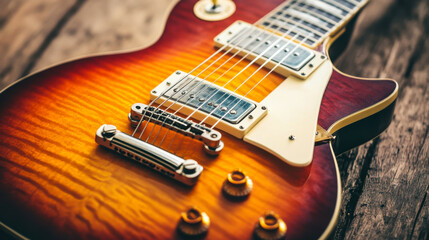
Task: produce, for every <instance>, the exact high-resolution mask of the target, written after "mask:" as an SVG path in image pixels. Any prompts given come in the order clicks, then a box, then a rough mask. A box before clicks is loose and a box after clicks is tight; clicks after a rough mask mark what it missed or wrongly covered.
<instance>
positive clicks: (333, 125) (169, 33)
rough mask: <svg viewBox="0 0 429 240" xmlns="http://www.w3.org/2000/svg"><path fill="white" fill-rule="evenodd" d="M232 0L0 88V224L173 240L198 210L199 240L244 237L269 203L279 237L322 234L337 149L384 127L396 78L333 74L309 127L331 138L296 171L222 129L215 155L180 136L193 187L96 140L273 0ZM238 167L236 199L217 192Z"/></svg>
mask: <svg viewBox="0 0 429 240" xmlns="http://www.w3.org/2000/svg"><path fill="white" fill-rule="evenodd" d="M235 2H236V5H237V12H236V13H235V14H234V15H233V16H232V17H231V18H229V19H227V20H224V21H221V22H213V23H212V22H203V21H201V20H199V19H197V18H196V17H195V16H194V15H193V13H192V7H193V4H194V2H193V1H181V2H180V3H178V5H177V6H176V8H175V9H174V10H173V12H172V14H171V16H170V18H169V20H168V22H167V25H166V29H165V32H164V34H163V36H162V37H161V38H160V40H159V41H158V42H157V43H155V44H154V45H153V46H151V47H149V48H147V49H144V50H141V51H136V52H132V53H125V54H117V55H107V56H98V57H91V58H86V59H81V60H76V61H73V62H69V63H65V64H62V65H59V66H56V67H53V68H51V69H48V70H45V71H42V72H40V73H37V74H34V75H32V76H29V77H27V78H26V79H23V80H22V81H20V82H18V83H16V84H15V85H13V86H11V87H9V88H8V89H7V90H5V91H3V92H2V93H1V94H0V102H1V103H2V104H1V106H0V136H1V138H0V182H1V184H0V193H1V197H0V221H1V222H3V223H5V224H7V225H8V226H10V227H11V228H13V229H15V230H16V231H18V232H20V233H21V234H23V235H24V236H27V237H30V238H32V239H58V238H61V239H82V238H99V239H111V238H115V239H116V238H118V239H119V238H120V239H171V238H178V237H180V236H179V235H178V234H177V233H176V224H177V222H178V220H179V217H180V212H182V211H185V210H186V209H187V208H188V207H189V206H194V205H196V206H198V207H199V208H201V209H202V210H204V211H205V212H207V214H208V215H209V216H210V219H211V227H210V230H209V233H208V235H207V238H208V239H243V238H251V237H252V231H253V228H254V224H255V223H256V221H257V220H258V217H259V216H261V215H262V214H263V213H264V212H266V211H268V210H273V211H275V212H276V213H278V214H279V215H280V216H281V217H282V218H283V219H284V220H285V222H286V224H287V227H288V231H287V235H286V236H287V238H288V239H315V238H319V237H321V236H322V237H326V236H327V234H328V233H329V232H330V230H332V228H333V226H334V224H335V220H336V218H337V216H338V211H339V204H340V195H341V194H340V191H341V184H340V180H339V179H340V176H339V173H338V167H337V164H336V160H335V156H334V155H335V154H334V152H335V153H336V154H339V153H340V152H342V151H345V150H347V149H349V148H351V147H354V146H356V145H357V144H361V143H362V142H364V141H367V140H369V139H371V138H373V137H375V136H376V135H378V134H379V133H380V132H381V131H382V130H383V129H384V128H386V127H387V125H388V124H389V122H390V119H391V116H392V111H393V106H394V100H395V98H396V94H397V84H396V83H395V82H394V81H391V80H365V79H360V78H355V77H351V76H347V75H345V74H343V73H341V72H339V71H338V70H336V69H334V72H333V74H332V76H331V80H330V82H329V84H328V87H327V89H326V91H325V95H324V98H323V101H322V105H321V108H320V112H319V121H318V123H319V124H320V125H321V126H322V127H324V128H325V129H330V130H331V132H332V133H336V134H334V135H336V137H337V139H336V140H335V141H334V142H333V144H331V143H329V144H322V145H318V146H316V147H315V149H314V158H313V162H312V164H311V165H309V166H307V167H304V168H295V167H291V166H288V165H287V164H285V163H283V162H282V161H280V160H279V159H277V158H276V157H274V156H272V155H270V154H268V153H266V152H265V151H263V150H260V149H258V148H256V147H254V146H252V145H250V144H247V143H245V142H243V141H241V140H239V139H236V138H234V137H232V136H230V135H228V134H224V136H223V141H224V143H225V149H224V150H223V152H222V153H221V154H220V155H219V156H218V157H216V158H213V157H208V156H207V155H205V154H204V153H203V152H202V151H201V146H200V145H198V144H192V142H189V143H184V144H185V145H184V146H186V148H187V153H188V156H189V157H190V158H193V159H197V160H198V162H199V163H200V164H201V165H203V166H204V172H203V174H202V176H201V177H200V179H199V180H198V184H197V185H196V186H194V187H192V188H190V187H187V186H184V185H182V184H180V183H177V182H175V181H173V180H171V179H167V178H165V177H164V176H162V175H161V174H159V173H156V172H154V171H152V170H151V169H149V168H147V167H144V166H141V165H139V164H137V163H134V162H130V161H129V160H127V159H126V158H125V157H122V156H120V155H118V154H115V153H113V152H110V151H109V150H106V149H104V148H102V147H100V146H98V145H97V144H95V142H94V133H95V131H96V129H98V127H99V126H100V125H101V124H104V123H111V124H115V125H116V126H117V127H118V128H119V129H121V130H122V131H124V132H128V133H132V131H133V129H132V128H131V126H130V125H129V122H128V119H127V115H128V112H129V108H130V106H131V105H132V104H133V103H136V102H145V103H146V102H149V92H150V91H151V90H152V89H153V88H155V87H156V86H157V84H158V83H159V82H161V81H163V80H164V79H165V78H167V77H168V76H169V75H170V74H172V73H173V72H174V71H176V70H182V71H186V72H188V71H190V70H192V68H193V67H195V66H197V65H198V64H199V63H200V62H202V61H203V60H204V59H205V58H207V57H208V56H210V54H211V53H213V52H214V50H213V37H214V36H215V35H216V34H218V33H219V32H221V31H222V30H223V29H224V28H225V27H226V26H228V25H230V24H231V23H232V22H234V21H235V20H238V19H242V20H246V21H247V22H254V21H256V20H257V19H259V18H260V17H262V16H263V15H264V14H265V13H267V12H268V11H270V10H271V9H273V8H274V7H275V6H277V5H278V4H279V3H280V2H281V1H279V0H275V1H260V2H255V3H252V4H248V3H247V1H244V0H237V1H235ZM324 51H325V50H324ZM252 68H253V69H254V70H256V69H257V66H252ZM263 74H264V72H262V73H260V74H257V75H256V77H261V76H263ZM232 76H233V75H232V74H231V75H230V77H232ZM283 79H284V78H282V77H281V76H273V77H272V78H271V79H270V81H268V82H267V83H266V89H265V91H266V92H265V93H261V92H259V93H254V96H253V97H254V98H255V99H258V98H259V94H260V95H261V96H262V95H264V94H265V95H266V94H268V93H269V91H270V90H271V89H273V88H275V86H276V85H278V84H279V83H280V82H281V81H283ZM362 129H365V131H363V130H362ZM362 131H363V132H362ZM358 133H359V134H358ZM361 133H364V134H361ZM351 135H352V136H351ZM358 136H359V137H358ZM333 150H334V152H333ZM236 168H242V169H243V170H245V171H246V172H247V174H248V175H249V176H250V177H251V178H252V180H253V182H254V190H253V192H252V193H251V195H250V197H249V198H247V199H246V200H244V201H231V200H228V199H227V198H225V197H224V196H223V195H222V193H221V187H222V183H223V180H224V179H225V178H226V175H227V173H228V172H230V171H231V170H233V169H236Z"/></svg>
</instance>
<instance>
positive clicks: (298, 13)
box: [257, 0, 368, 48]
mask: <svg viewBox="0 0 429 240" xmlns="http://www.w3.org/2000/svg"><path fill="white" fill-rule="evenodd" d="M367 2H368V0H289V1H286V2H285V3H283V4H281V5H280V6H279V7H277V8H276V9H274V10H273V11H271V12H270V13H269V14H267V15H266V16H265V17H264V18H262V19H261V20H260V21H258V23H257V24H258V25H260V26H263V27H265V28H268V29H270V30H272V31H274V32H277V33H279V34H282V35H284V34H285V33H286V34H285V35H286V36H288V37H291V38H293V37H294V38H295V39H296V40H297V41H304V42H305V44H306V45H307V46H309V47H311V48H315V47H317V46H318V45H319V44H320V43H321V42H322V41H323V40H324V39H325V38H326V37H328V36H330V35H331V34H333V33H335V32H336V31H337V30H338V29H340V28H341V27H343V26H344V24H345V23H347V22H348V21H349V20H350V19H351V18H352V17H353V16H354V15H355V14H356V13H357V12H358V11H359V9H361V8H362V7H363V6H364V5H365V4H366V3H367Z"/></svg>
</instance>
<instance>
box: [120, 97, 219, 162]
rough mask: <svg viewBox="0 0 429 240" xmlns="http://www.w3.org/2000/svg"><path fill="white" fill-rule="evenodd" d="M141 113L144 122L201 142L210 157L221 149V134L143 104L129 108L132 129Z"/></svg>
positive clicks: (136, 104)
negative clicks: (146, 121) (147, 121)
mask: <svg viewBox="0 0 429 240" xmlns="http://www.w3.org/2000/svg"><path fill="white" fill-rule="evenodd" d="M143 113H144V115H145V117H144V120H148V119H149V118H150V121H151V122H153V123H156V124H161V126H165V127H169V128H171V129H174V130H175V131H177V132H179V133H181V134H183V135H185V136H191V137H192V138H195V139H197V140H200V141H202V142H203V143H204V150H205V151H206V152H207V153H209V154H210V155H218V154H219V152H220V151H221V150H222V149H223V142H222V141H221V138H222V134H221V133H220V132H218V131H216V130H214V129H210V128H207V127H205V126H203V125H200V124H197V123H194V122H192V121H189V120H185V119H184V118H181V117H178V116H176V115H173V114H171V113H168V112H166V111H164V110H161V109H156V108H155V107H148V106H147V105H145V104H143V103H135V104H133V105H132V106H131V112H130V114H128V119H129V120H130V121H131V124H132V125H133V126H134V127H135V126H137V124H138V122H139V121H140V119H141V117H142V114H143Z"/></svg>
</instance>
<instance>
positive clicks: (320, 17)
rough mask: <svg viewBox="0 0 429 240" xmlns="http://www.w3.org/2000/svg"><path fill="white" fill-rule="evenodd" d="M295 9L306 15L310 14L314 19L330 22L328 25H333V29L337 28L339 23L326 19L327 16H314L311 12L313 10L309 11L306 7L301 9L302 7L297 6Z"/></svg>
mask: <svg viewBox="0 0 429 240" xmlns="http://www.w3.org/2000/svg"><path fill="white" fill-rule="evenodd" d="M296 8H298V9H296ZM293 9H295V10H300V11H303V12H305V13H307V14H310V15H312V16H314V17H316V18H319V19H322V20H323V21H325V22H328V23H330V24H331V25H333V26H332V27H331V28H335V26H337V22H335V21H334V20H332V19H330V18H327V17H325V16H323V15H317V16H316V15H315V14H314V12H311V10H309V9H307V8H304V7H301V6H298V5H295V6H294V7H293Z"/></svg>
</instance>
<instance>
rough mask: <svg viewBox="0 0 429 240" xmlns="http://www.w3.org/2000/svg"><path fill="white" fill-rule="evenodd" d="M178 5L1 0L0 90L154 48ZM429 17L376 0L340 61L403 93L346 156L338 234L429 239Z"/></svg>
mask: <svg viewBox="0 0 429 240" xmlns="http://www.w3.org/2000/svg"><path fill="white" fill-rule="evenodd" d="M121 2H122V1H121ZM155 2H156V3H157V5H154V3H155ZM169 2H170V1H138V4H137V3H135V2H134V4H137V5H133V2H131V1H130V2H125V1H124V3H122V4H121V5H117V4H115V1H110V2H109V3H110V4H106V1H58V0H44V1H2V2H0V6H1V10H0V51H1V52H2V53H3V56H2V58H1V60H0V78H1V83H0V87H4V86H6V85H8V83H10V82H12V81H13V80H15V79H17V78H19V77H21V76H23V75H25V74H28V73H31V72H33V71H36V70H37V69H41V68H43V67H45V66H48V65H50V64H52V63H55V62H58V61H63V60H67V59H70V58H73V57H76V56H80V55H85V54H88V53H94V52H99V51H111V50H119V49H127V48H135V47H137V46H139V45H141V46H144V45H147V44H148V43H150V42H151V41H153V40H154V39H156V38H157V35H158V34H159V32H160V31H161V29H160V27H159V24H160V23H162V16H166V15H165V14H166V13H165V12H166V9H168V7H166V6H167V5H169ZM131 10H134V11H131ZM106 12H107V13H109V14H106ZM428 13H429V3H428V2H427V1H425V0H420V1H418V0H415V1H393V0H391V1H388V0H373V1H372V2H371V3H370V5H369V6H368V7H367V8H366V9H365V10H364V12H363V13H362V14H361V16H360V18H359V19H358V21H357V26H356V29H355V32H354V35H353V39H352V41H351V42H350V44H349V48H348V49H347V51H346V52H345V53H344V54H343V55H342V57H341V58H340V59H338V60H337V62H336V64H337V66H338V68H339V69H341V70H343V71H344V72H346V73H349V74H351V75H357V76H365V77H390V78H393V79H396V80H397V81H398V82H399V84H400V93H399V98H398V101H397V106H396V111H395V117H394V120H393V122H392V124H391V126H390V127H389V128H388V130H387V132H385V133H383V134H381V136H380V137H379V138H376V139H375V140H373V141H371V142H369V143H367V144H365V145H364V146H361V147H359V148H357V149H354V150H352V151H350V152H349V153H346V154H343V155H342V156H341V157H339V158H338V162H339V165H340V171H341V175H342V184H343V203H342V209H341V215H340V218H339V221H338V226H337V228H336V230H335V232H334V234H333V236H332V238H334V239H342V238H347V239H374V238H397V239H403V238H413V239H415V238H420V239H427V238H428V231H429V229H428V225H429V224H428V215H429V213H428V209H429V208H428V203H427V199H426V195H427V192H428V184H429V172H428V169H429V166H428V165H429V160H428V149H429V144H428V142H427V141H426V140H427V139H428V138H429V136H428V129H429V126H428V125H429V120H428V119H429V116H428V115H429V104H428V103H429V92H428V77H429V70H428V67H427V66H426V65H427V63H428V62H429V57H428V55H427V54H425V53H427V52H428V49H429V41H427V39H428V37H429V14H428ZM2 104H3V103H2Z"/></svg>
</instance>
